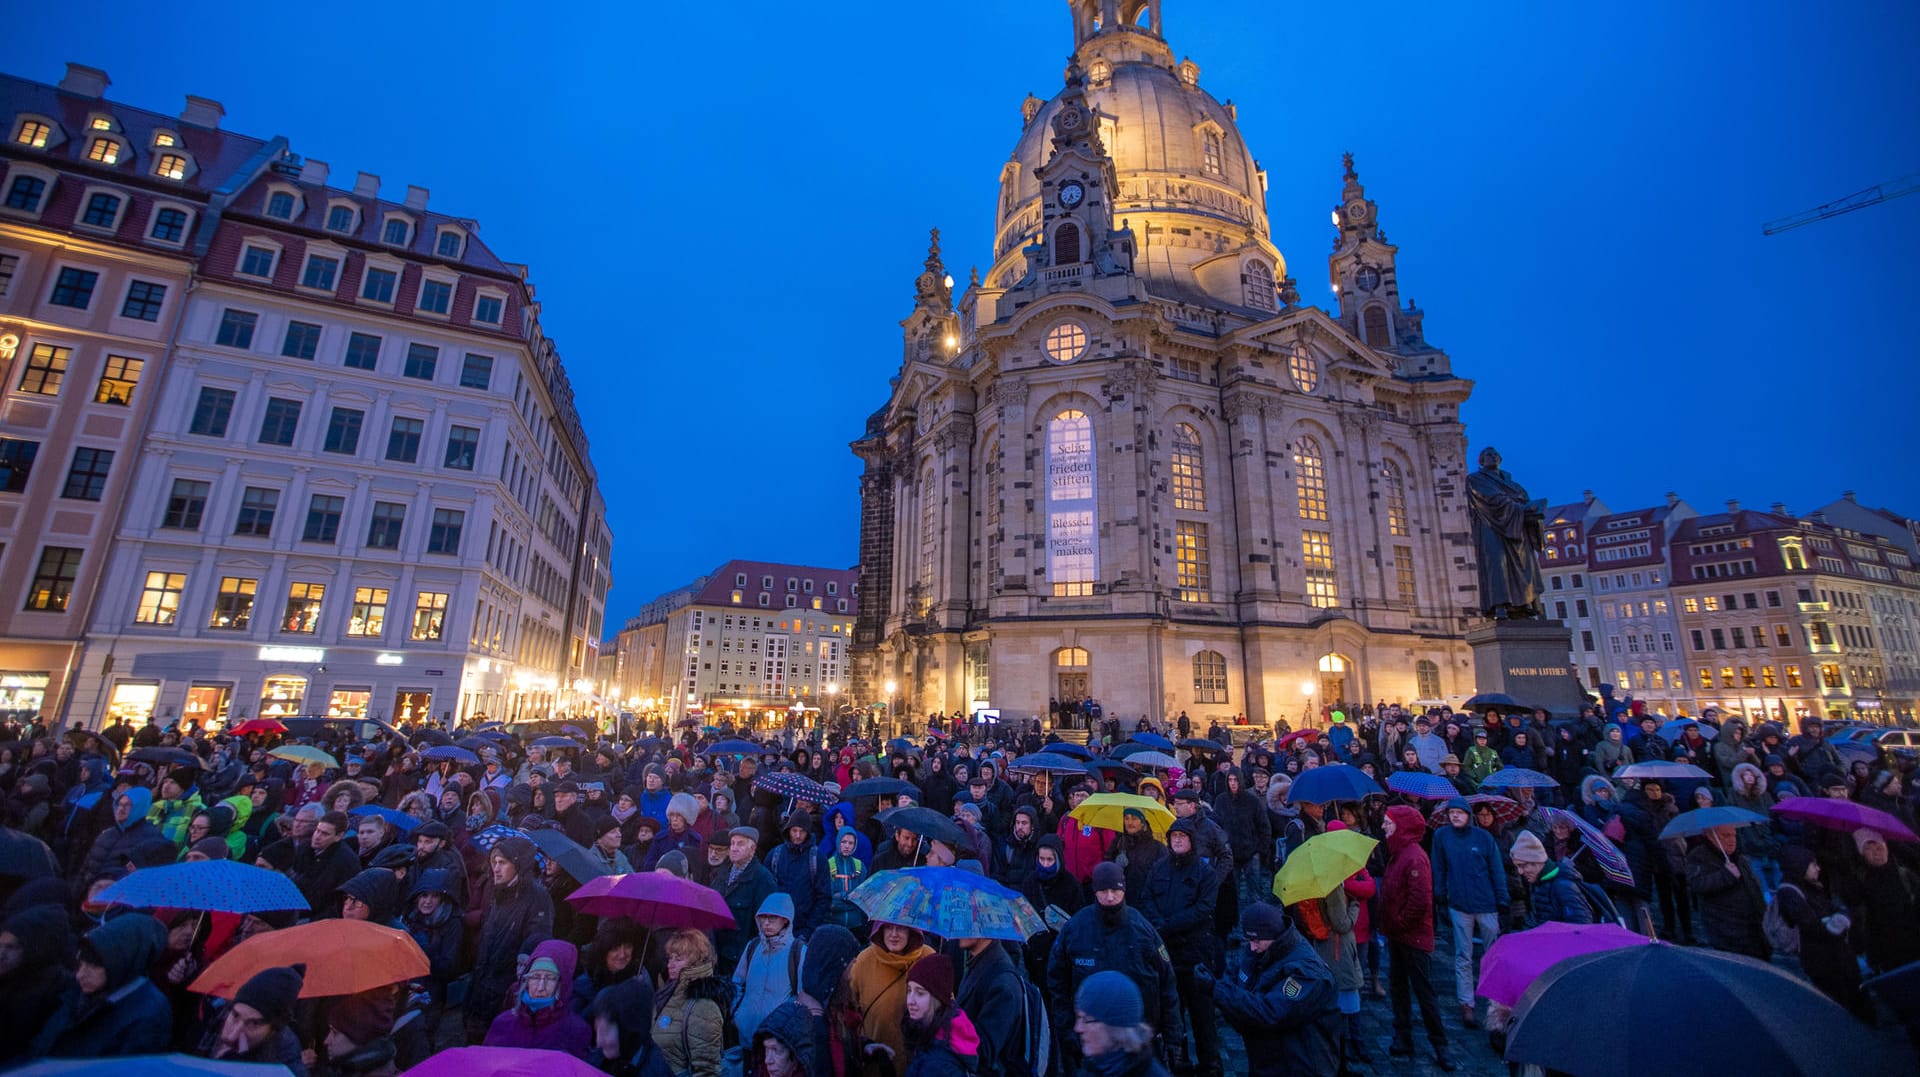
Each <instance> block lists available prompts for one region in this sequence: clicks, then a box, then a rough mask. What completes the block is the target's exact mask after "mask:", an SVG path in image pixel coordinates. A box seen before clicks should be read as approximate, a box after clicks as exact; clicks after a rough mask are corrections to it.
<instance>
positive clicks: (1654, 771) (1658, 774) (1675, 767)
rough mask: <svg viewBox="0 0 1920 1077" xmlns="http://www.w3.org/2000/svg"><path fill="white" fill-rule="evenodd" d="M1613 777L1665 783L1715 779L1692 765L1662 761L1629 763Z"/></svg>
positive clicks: (1614, 773) (1615, 772)
mask: <svg viewBox="0 0 1920 1077" xmlns="http://www.w3.org/2000/svg"><path fill="white" fill-rule="evenodd" d="M1613 776H1614V777H1616V778H1640V779H1646V778H1658V779H1660V780H1661V781H1663V782H1664V781H1674V780H1682V781H1684V780H1686V779H1689V778H1711V777H1713V775H1711V774H1708V773H1707V772H1706V771H1704V770H1701V769H1700V768H1699V767H1696V766H1694V765H1693V764H1692V763H1669V762H1666V761H1665V760H1660V759H1656V760H1653V761H1651V762H1646V763H1629V764H1627V765H1626V766H1624V767H1621V768H1620V769H1619V770H1616V771H1614V772H1613Z"/></svg>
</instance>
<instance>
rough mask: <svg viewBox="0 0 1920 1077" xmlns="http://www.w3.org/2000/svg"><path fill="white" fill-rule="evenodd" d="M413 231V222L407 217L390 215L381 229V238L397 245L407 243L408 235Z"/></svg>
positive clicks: (400, 245)
mask: <svg viewBox="0 0 1920 1077" xmlns="http://www.w3.org/2000/svg"><path fill="white" fill-rule="evenodd" d="M412 232H413V223H412V222H411V221H409V220H407V219H406V218H405V217H388V218H387V223H386V225H385V226H384V227H383V228H381V229H380V239H381V241H382V242H384V243H391V244H393V245H394V246H396V247H404V246H406V245H407V237H408V236H410V235H411V234H412Z"/></svg>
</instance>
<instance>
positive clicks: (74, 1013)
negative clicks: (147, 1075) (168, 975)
mask: <svg viewBox="0 0 1920 1077" xmlns="http://www.w3.org/2000/svg"><path fill="white" fill-rule="evenodd" d="M166 945H167V932H166V929H165V928H163V927H161V926H160V921H158V920H155V919H154V918H153V917H151V916H146V915H144V914H141V913H128V914H126V915H124V916H116V917H114V918H113V919H111V920H109V921H107V922H106V923H105V924H102V925H101V926H99V927H97V928H94V929H93V930H92V931H89V932H87V936H86V938H85V939H84V940H82V941H81V944H80V953H81V956H82V957H83V958H84V959H85V960H87V961H89V962H97V963H98V964H99V965H100V966H101V967H102V968H104V969H105V970H106V973H107V977H106V983H105V985H104V986H102V987H101V988H100V991H99V993H97V994H93V995H87V994H82V993H81V991H80V987H79V985H78V984H75V985H73V986H72V987H70V988H68V990H67V992H66V994H65V996H63V997H62V999H61V1002H60V1006H59V1009H58V1010H56V1011H55V1013H54V1014H53V1016H52V1017H51V1018H50V1019H49V1020H48V1021H47V1024H46V1027H45V1028H43V1029H42V1030H41V1031H40V1035H39V1036H38V1037H37V1038H36V1039H35V1040H34V1043H33V1047H32V1048H31V1049H29V1051H28V1053H29V1054H32V1055H46V1056H50V1057H53V1058H104V1057H107V1056H117V1055H148V1054H156V1053H159V1052H164V1051H166V1050H167V1047H168V1044H169V1043H170V1041H171V1040H172V1038H173V1009H172V1007H171V1006H169V1005H168V1004H167V998H166V996H165V995H163V994H161V993H160V989H159V988H157V987H155V986H154V985H153V983H152V981H150V980H148V979H147V969H148V967H150V966H151V965H152V964H153V962H154V959H155V958H156V957H158V956H159V955H160V953H161V951H162V950H164V949H166Z"/></svg>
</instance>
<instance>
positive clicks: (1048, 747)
mask: <svg viewBox="0 0 1920 1077" xmlns="http://www.w3.org/2000/svg"><path fill="white" fill-rule="evenodd" d="M1040 750H1041V751H1043V752H1052V753H1053V754H1055V755H1070V756H1072V757H1073V758H1075V759H1092V758H1093V753H1092V752H1090V751H1088V750H1087V748H1086V746H1085V745H1083V744H1075V743H1073V742H1072V741H1070V740H1063V741H1060V742H1058V743H1055V744H1042V745H1041V746H1040Z"/></svg>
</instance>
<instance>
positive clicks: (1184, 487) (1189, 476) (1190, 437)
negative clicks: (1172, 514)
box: [1173, 423, 1207, 512]
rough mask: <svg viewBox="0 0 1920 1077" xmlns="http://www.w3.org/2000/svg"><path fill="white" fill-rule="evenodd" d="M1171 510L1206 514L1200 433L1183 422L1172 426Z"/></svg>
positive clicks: (1203, 464)
mask: <svg viewBox="0 0 1920 1077" xmlns="http://www.w3.org/2000/svg"><path fill="white" fill-rule="evenodd" d="M1173 507H1174V509H1175V510H1176V511H1180V512H1205V511H1207V480H1206V465H1205V463H1204V462H1203V461H1202V459H1201V456H1200V432H1199V431H1198V430H1195V429H1194V428H1193V427H1192V426H1190V425H1188V424H1186V423H1176V424H1174V427H1173Z"/></svg>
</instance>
